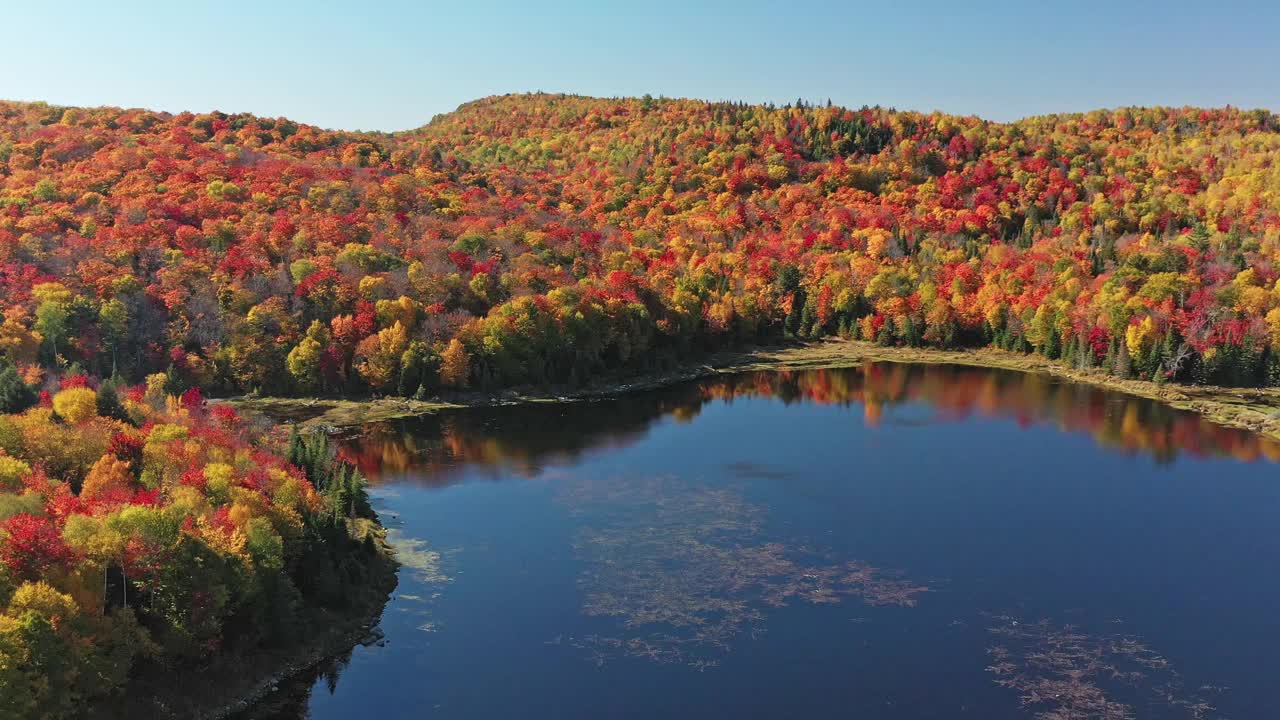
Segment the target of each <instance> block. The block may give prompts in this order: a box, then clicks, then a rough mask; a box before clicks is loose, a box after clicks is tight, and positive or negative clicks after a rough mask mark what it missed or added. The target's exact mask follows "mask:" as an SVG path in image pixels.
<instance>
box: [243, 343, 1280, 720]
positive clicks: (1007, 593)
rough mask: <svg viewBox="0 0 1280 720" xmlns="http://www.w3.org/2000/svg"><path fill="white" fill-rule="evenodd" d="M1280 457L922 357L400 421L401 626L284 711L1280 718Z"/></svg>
mask: <svg viewBox="0 0 1280 720" xmlns="http://www.w3.org/2000/svg"><path fill="white" fill-rule="evenodd" d="M1277 450H1278V449H1277V447H1276V446H1275V445H1274V444H1272V443H1269V442H1265V441H1263V440H1260V439H1259V438H1258V437H1256V436H1254V435H1251V434H1248V433H1244V432H1240V431H1235V430H1230V429H1226V428H1222V427H1219V426H1216V425H1213V424H1210V423H1208V422H1206V421H1204V420H1202V419H1200V418H1199V417H1197V416H1194V415H1190V414H1186V413H1181V412H1177V411H1173V410H1170V409H1169V408H1166V407H1164V406H1161V405H1158V404H1155V403H1152V402H1149V401H1145V400H1141V399H1136V398H1131V397H1127V396H1122V395H1116V394H1112V393H1107V392H1103V391H1100V390H1097V389H1094V388H1090V387H1085V386H1079V385H1073V384H1067V383H1062V382H1059V381H1057V380H1055V379H1052V378H1048V377H1045V376H1040V375H1029V374H1019V373H1012V372H1004V371H991V370H980V369H968V368H955V367H932V366H913V365H895V364H870V365H867V366H865V367H863V368H858V369H850V370H828V371H806V372H798V373H785V372H769V373H751V374H744V375H738V376H732V377H727V378H719V379H715V380H709V381H705V382H699V383H690V384H687V385H683V386H679V387H676V388H672V389H668V390H663V391H657V392H652V393H646V394H638V395H632V396H627V397H622V398H618V399H612V400H603V401H595V402H582V403H573V404H565V405H530V406H515V407H507V408H496V409H482V410H481V409H477V410H467V411H460V412H455V413H449V414H445V415H441V416H435V417H429V418H423V419H419V420H414V421H405V422H398V423H389V424H381V425H377V426H371V427H368V428H365V429H364V432H363V433H361V434H359V435H358V436H355V437H352V438H349V439H348V440H347V441H346V443H345V447H344V452H346V453H347V454H348V456H349V457H350V458H351V459H353V460H354V461H356V462H357V463H358V464H359V465H360V466H361V468H362V469H363V470H364V471H365V473H366V474H367V475H368V476H369V477H370V478H371V479H372V480H373V482H374V485H375V487H374V491H373V494H374V497H375V501H376V506H377V507H378V509H379V511H380V513H381V514H382V517H383V520H384V522H385V523H386V524H387V526H388V527H389V528H390V529H391V534H392V538H393V540H394V541H395V542H396V544H397V545H398V546H399V547H400V550H401V554H402V560H403V561H404V563H405V567H404V568H403V569H402V571H401V573H400V586H399V588H398V589H397V591H396V593H395V596H394V597H393V599H392V600H391V602H390V603H389V604H388V605H387V607H386V610H385V612H384V615H383V617H382V622H381V628H382V630H383V631H384V632H385V640H384V641H383V642H381V643H375V644H371V645H370V646H368V647H357V648H355V649H354V651H353V652H352V653H351V654H350V655H349V656H348V657H345V658H339V659H336V660H334V661H333V662H331V663H328V664H326V665H325V666H324V667H322V668H318V669H317V672H316V675H315V676H313V677H310V678H306V679H304V680H303V681H299V682H297V683H294V684H292V685H290V686H288V687H285V688H283V689H282V690H281V692H280V693H278V694H277V695H276V696H275V697H273V698H271V699H270V700H269V701H268V702H267V703H264V705H263V707H262V708H260V709H259V710H258V711H257V715H258V716H272V717H286V718H302V717H311V718H345V717H362V716H367V715H368V714H370V713H374V712H376V714H377V716H378V717H383V718H401V717H403V718H416V717H451V718H454V717H456V718H507V717H532V718H561V717H572V718H579V717H580V718H588V717H591V718H594V717H614V718H651V717H673V718H704V717H806V718H807V717H849V718H880V717H883V718H1029V717H1050V718H1067V717H1079V718H1089V717H1099V718H1102V717H1108V718H1110V717H1157V718H1219V717H1231V718H1259V717H1269V716H1271V713H1272V711H1273V708H1274V706H1275V703H1276V692H1275V668H1276V667H1278V666H1280V665H1278V664H1277V652H1276V647H1277V644H1278V643H1280V621H1277V620H1276V618H1275V608H1276V607H1280V581H1278V580H1277V579H1276V578H1277V573H1276V572H1275V568H1276V567H1277V560H1278V559H1280V539H1277V533H1276V532H1275V530H1274V527H1275V517H1276V514H1277V510H1280V490H1278V489H1277V484H1276V468H1275V466H1274V465H1273V464H1272V461H1273V460H1274V459H1275V458H1277V457H1280V453H1278V451H1277Z"/></svg>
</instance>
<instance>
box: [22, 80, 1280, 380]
mask: <svg viewBox="0 0 1280 720" xmlns="http://www.w3.org/2000/svg"><path fill="white" fill-rule="evenodd" d="M1278 131H1280V118H1278V117H1277V116H1276V115H1274V114H1272V113H1269V112H1266V111H1241V110H1235V109H1195V108H1181V109H1173V108H1124V109H1118V110H1110V111H1096V112H1091V113H1083V114H1064V115H1053V116H1044V117H1036V118H1029V119H1026V120H1021V121H1018V122H1014V123H994V122H988V121H984V120H981V119H979V118H974V117H956V116H949V115H944V114H939V113H930V114H922V113H915V112H898V111H893V110H888V109H882V108H862V109H847V108H841V107H818V106H809V105H804V104H800V105H792V106H785V107H772V106H758V105H745V104H740V103H725V102H704V101H697V100H668V99H655V98H649V97H645V98H625V99H601V98H587V97H577V96H565V95H546V94H537V95H512V96H503V97H491V98H484V99H481V100H477V101H475V102H471V103H467V104H465V105H463V106H461V107H460V108H458V110H457V111H455V112H453V113H449V114H446V115H442V116H439V117H437V118H435V119H434V120H432V121H431V122H430V123H429V124H427V125H425V126H423V127H421V128H419V129H416V130H413V131H408V132H403V133H392V134H388V133H350V132H340V131H327V130H321V129H318V128H315V127H311V126H307V125H303V124H299V123H295V122H292V121H289V120H285V119H280V118H275V119H273V118H260V117H255V116H252V115H244V114H241V115H225V114H221V113H208V114H200V115H196V114H191V113H183V114H177V115H171V114H166V113H156V112H150V111H146V110H121V109H115V108H61V107H53V106H49V105H44V104H39V103H12V102H5V103H0V308H2V311H3V316H4V321H3V323H0V353H3V355H4V356H6V357H7V358H8V359H9V360H10V361H12V362H13V363H16V364H17V365H18V366H19V368H20V370H22V373H23V377H24V378H25V379H26V380H27V381H28V382H31V383H34V384H39V382H40V380H41V372H42V369H53V368H55V367H56V368H59V369H60V370H62V371H64V372H73V373H74V372H77V371H82V372H85V373H87V374H92V375H99V376H106V375H110V374H112V373H113V372H115V373H118V374H120V375H121V376H122V377H123V378H125V379H126V380H129V381H131V382H132V381H138V380H140V379H141V378H143V377H144V376H145V375H148V374H153V373H158V372H168V373H169V376H170V378H171V380H172V382H173V383H175V384H178V385H198V386H200V387H203V388H205V389H206V390H209V391H212V392H219V393H235V392H242V391H248V390H258V391H261V392H264V393H272V394H297V393H314V392H338V391H342V392H355V393H361V392H377V393H400V394H416V393H419V392H421V393H431V392H434V391H435V390H436V388H438V387H440V386H451V387H463V386H466V387H495V386H502V385H512V384H521V383H547V382H563V383H572V382H580V381H582V380H584V379H586V378H588V377H590V376H592V375H594V374H597V373H600V372H603V371H613V370H623V371H625V370H652V369H656V368H661V367H663V366H666V365H669V364H671V363H674V362H676V361H678V360H680V359H682V358H684V357H687V356H690V355H693V354H696V353H698V352H700V351H703V350H706V349H712V348H717V347H722V346H725V345H729V344H744V343H752V342H758V341H761V340H766V339H776V338H778V337H782V336H795V337H818V336H823V335H827V334H833V333H841V334H845V335H852V336H857V337H863V338H867V339H874V340H877V341H880V342H884V343H894V344H912V345H915V344H928V345H939V346H956V345H985V344H995V345H998V346H1001V347H1005V348H1009V349H1019V350H1026V351H1037V352H1041V353H1044V354H1046V355H1048V356H1050V357H1054V358H1061V359H1063V360H1064V361H1066V362H1069V363H1072V364H1092V365H1105V366H1106V367H1107V368H1108V369H1110V370H1111V371H1112V372H1115V373H1117V374H1121V375H1134V376H1140V377H1143V378H1151V377H1163V378H1165V379H1171V380H1177V381H1202V382H1215V383H1224V384H1242V385H1254V384H1264V383H1265V384H1277V383H1280V359H1278V358H1280V356H1278V355H1277V350H1280V290H1278V289H1277V286H1276V281H1277V278H1278V276H1280V270H1278V269H1277V267H1276V264H1275V263H1276V259H1277V253H1278V252H1280V163H1277V162H1276V158H1277V157H1280V132H1278Z"/></svg>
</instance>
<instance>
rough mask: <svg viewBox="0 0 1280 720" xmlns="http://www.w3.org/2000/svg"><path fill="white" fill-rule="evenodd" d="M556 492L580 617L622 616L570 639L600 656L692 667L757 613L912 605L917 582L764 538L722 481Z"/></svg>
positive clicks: (744, 629) (757, 628) (597, 485)
mask: <svg viewBox="0 0 1280 720" xmlns="http://www.w3.org/2000/svg"><path fill="white" fill-rule="evenodd" d="M559 499H560V501H561V502H562V503H564V504H565V505H566V506H567V507H568V508H569V510H570V513H571V514H572V515H573V516H574V517H576V518H580V519H583V520H585V524H584V526H583V527H582V528H580V529H579V530H578V532H577V534H576V536H575V538H574V545H573V548H574V552H575V554H576V555H577V557H578V558H579V559H580V560H581V561H582V563H583V569H582V571H581V573H580V574H579V576H578V586H579V588H580V589H581V591H582V596H583V611H584V612H585V613H586V615H588V616H593V617H609V618H614V619H616V620H618V621H621V625H622V627H621V628H618V629H619V630H622V631H624V632H623V634H622V635H619V636H613V635H605V636H602V635H599V634H591V635H588V636H586V637H576V638H575V637H573V636H569V637H568V639H567V642H568V643H569V644H570V645H572V646H574V647H578V648H583V649H585V650H587V651H588V652H589V654H590V657H591V658H592V659H593V660H594V661H595V662H596V663H597V664H603V663H604V662H605V661H606V660H607V659H609V658H610V657H612V656H616V655H626V656H632V657H640V658H645V659H648V660H653V661H656V662H664V663H682V664H687V665H690V666H693V667H696V668H698V669H705V668H707V667H711V666H714V665H715V664H717V663H718V662H719V661H718V659H717V658H716V657H714V656H712V655H708V654H707V653H706V651H707V650H716V651H728V650H730V649H731V647H732V646H731V642H732V641H733V640H734V639H735V638H737V637H738V636H739V635H741V634H743V633H746V634H749V635H751V636H752V637H758V636H759V635H760V634H761V633H763V632H764V631H765V621H766V615H765V610H766V609H767V608H770V607H773V608H777V607H783V606H785V605H787V604H788V603H790V602H793V601H800V602H807V603H811V604H814V605H819V604H833V603H839V602H842V601H843V600H844V599H845V598H847V597H858V598H861V599H862V600H864V601H865V602H867V603H869V604H872V605H902V606H908V607H910V606H914V605H915V604H916V597H917V596H918V595H919V594H920V593H923V592H926V591H927V588H925V587H924V586H921V585H916V584H913V583H910V582H907V581H904V580H901V579H899V578H897V577H890V576H887V575H886V574H885V573H883V572H881V571H879V570H877V569H875V568H873V567H871V566H869V565H867V564H865V563H862V562H858V561H856V560H845V561H843V562H823V560H822V558H820V557H818V556H817V554H816V553H815V552H813V551H812V550H808V549H805V548H795V547H788V545H786V544H785V543H783V542H779V541H772V542H770V541H769V539H768V538H767V537H765V536H764V533H763V532H762V531H761V523H762V521H763V519H764V514H765V510H764V508H762V507H759V506H756V505H753V504H750V503H748V502H746V501H745V500H744V499H743V497H742V495H741V494H740V493H738V492H736V491H734V490H732V489H724V488H707V487H689V486H688V485H686V484H685V483H682V482H680V481H678V480H675V479H671V478H652V479H642V480H636V481H625V480H621V479H611V480H603V481H600V480H592V481H581V482H576V483H566V484H564V485H563V486H562V487H561V489H560V498H559Z"/></svg>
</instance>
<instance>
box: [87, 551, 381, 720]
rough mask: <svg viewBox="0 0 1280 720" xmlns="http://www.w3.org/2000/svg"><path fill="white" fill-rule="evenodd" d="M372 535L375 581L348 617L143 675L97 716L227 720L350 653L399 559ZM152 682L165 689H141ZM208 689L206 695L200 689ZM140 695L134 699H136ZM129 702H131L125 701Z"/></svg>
mask: <svg viewBox="0 0 1280 720" xmlns="http://www.w3.org/2000/svg"><path fill="white" fill-rule="evenodd" d="M372 532H373V533H374V537H375V540H376V542H377V546H378V552H379V556H380V560H379V565H380V573H379V580H378V582H377V583H376V585H374V586H371V587H370V588H369V593H368V595H367V596H365V597H364V598H363V599H362V601H361V602H360V607H358V608H355V609H354V610H353V612H351V613H350V614H349V615H341V614H337V613H332V612H328V611H325V612H322V613H319V614H317V615H316V616H314V617H312V618H311V621H310V622H311V624H313V625H316V624H321V626H324V625H323V623H330V624H328V625H327V627H326V631H325V632H324V633H323V634H322V636H320V637H314V638H312V639H309V640H307V641H304V642H301V643H299V644H297V645H296V646H294V647H288V648H280V649H275V650H259V651H256V652H253V653H249V654H248V655H241V656H229V657H223V658H216V659H214V660H212V661H211V662H209V663H207V664H205V665H203V666H196V667H188V668H183V669H181V670H178V671H177V672H175V673H171V674H169V675H167V676H164V677H160V678H157V677H143V678H139V679H138V680H137V682H140V683H141V684H142V686H143V687H142V688H141V689H136V688H129V689H126V691H125V692H124V693H123V695H122V700H123V702H122V703H119V704H111V703H105V704H104V706H103V707H102V708H100V711H105V712H106V715H102V714H101V712H98V713H89V714H88V718H89V719H90V720H92V719H93V718H97V717H149V718H158V719H161V720H163V719H167V718H172V719H173V720H178V719H179V718H181V719H182V720H228V719H229V718H233V717H236V716H238V715H240V714H242V713H245V712H250V711H252V710H253V708H254V706H255V705H256V704H258V703H259V702H261V701H263V700H265V699H267V698H268V697H269V696H270V695H271V694H272V693H273V692H276V691H277V690H278V689H279V688H280V687H281V686H282V685H283V684H285V683H287V682H289V681H290V680H293V679H296V678H299V677H301V676H303V675H304V674H305V673H307V672H308V671H310V670H312V669H313V668H316V667H318V666H319V665H320V664H321V663H323V662H325V661H327V660H329V659H331V658H335V657H339V656H341V655H343V654H345V653H348V652H351V651H352V650H353V649H354V648H355V647H356V646H357V645H360V644H362V643H364V642H365V641H366V640H368V639H369V638H371V637H372V636H376V635H377V633H378V632H379V631H378V630H377V628H378V625H379V623H380V622H381V619H382V613H383V611H384V609H385V608H386V605H387V603H388V602H390V600H391V596H392V593H394V591H395V588H396V586H397V584H398V583H399V576H398V571H399V563H398V562H397V560H396V557H395V550H394V548H392V547H391V545H390V544H389V543H388V542H387V540H386V531H385V530H384V529H383V528H382V527H381V526H378V527H377V529H376V530H374V531H372ZM155 682H163V683H165V686H164V689H162V690H160V691H155V690H152V689H146V688H147V686H148V685H150V684H151V683H155ZM206 692H207V693H209V695H208V696H207V697H206V696H205V695H204V694H203V693H206ZM139 696H143V698H142V699H141V700H140V701H138V697H139ZM131 700H134V702H130V701H131Z"/></svg>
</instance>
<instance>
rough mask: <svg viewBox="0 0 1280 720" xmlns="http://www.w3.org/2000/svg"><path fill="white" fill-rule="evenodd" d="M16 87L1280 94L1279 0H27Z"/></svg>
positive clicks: (193, 106) (326, 103)
mask: <svg viewBox="0 0 1280 720" xmlns="http://www.w3.org/2000/svg"><path fill="white" fill-rule="evenodd" d="M0 22H2V25H0V27H3V28H4V30H3V34H2V35H0V69H2V71H0V98H5V99H13V100H45V101H48V102H51V103H56V104H63V105H122V106H126V107H149V108H155V109H162V110H172V111H178V110H194V111H208V110H213V109H218V110H223V111H228V112H238V111H248V112H254V113H257V114H260V115H270V116H276V115H285V116H288V117H290V118H293V119H296V120H300V121H304V122H309V123H314V124H317V125H321V126H325V127H333V128H346V129H374V130H400V129H406V128H411V127H416V126H418V125H421V124H423V123H425V122H427V121H428V120H430V119H431V117H432V116H433V115H435V114H436V113H441V112H447V111H449V110H452V109H453V108H454V107H456V106H457V105H458V104H460V103H462V102H466V101H467V100H471V99H474V98H478V97H482V96H485V95H491V94H496V93H506V92H524V91H533V90H544V91H564V92H575V93H582V94H588V95H606V96H611V95H642V94H644V93H651V94H653V95H655V96H656V95H666V96H672V97H699V98H708V99H735V100H747V101H752V102H759V101H774V102H778V103H785V102H788V101H791V100H794V99H795V98H797V97H804V98H806V99H809V100H814V101H825V100H826V99H827V98H831V99H832V100H833V101H835V102H837V103H840V104H845V105H852V106H859V105H863V104H870V105H874V104H881V105H890V106H895V107H898V108H907V109H916V110H933V109H939V110H944V111H947V112H953V113H964V114H969V113H972V114H977V115H981V116H984V117H987V118H991V119H996V120H1011V119H1015V118H1018V117H1022V116H1025V115H1033V114H1040V113H1046V112H1055V111H1076V110H1089V109H1094V108H1098V107H1114V106H1118V105H1156V104H1161V105H1204V106H1222V105H1226V104H1231V105H1235V106H1238V107H1244V108H1255V107H1267V108H1271V109H1280V72H1277V68H1280V1H1277V0H1272V1H1271V2H1262V1H1258V0H1252V1H1247V2H1246V1H1241V0H1217V1H1215V0H1200V1H1198V2H1190V1H1188V0H1166V1H1165V2H1148V1H1146V0H1109V1H1107V2H1098V1H1096V0H1071V1H1068V2H1045V1H1044V0H1023V1H1022V2H984V1H982V0H970V1H967V2H966V1H964V0H916V2H908V3H903V2H895V1H894V0H883V1H882V2H878V3H859V2H850V1H846V2H825V1H820V0H810V1H808V2H804V1H801V0H791V1H790V2H780V3H773V2H755V1H752V0H741V1H740V2H704V3H694V2H668V1H667V0H653V1H649V2H632V3H625V4H624V3H607V2H605V1H604V0H601V1H599V2H555V3H539V2H532V1H530V2H522V1H520V0H497V1H494V2H483V1H480V0H471V1H468V0H456V1H455V2H449V3H434V2H378V1H377V0H363V1H361V2H347V3H332V2H324V1H323V0H317V1H315V2H272V1H271V0H258V1H257V2H242V1H241V0H225V1H224V2H217V3H206V2H199V1H197V0H190V1H188V2H182V1H180V0H179V1H173V0H168V1H164V2H158V1H142V0H118V1H111V0H94V1H93V2H83V1H79V0H77V1H68V0H63V1H62V2H55V1H51V0H8V1H7V2H6V3H4V7H3V8H0Z"/></svg>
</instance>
